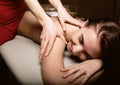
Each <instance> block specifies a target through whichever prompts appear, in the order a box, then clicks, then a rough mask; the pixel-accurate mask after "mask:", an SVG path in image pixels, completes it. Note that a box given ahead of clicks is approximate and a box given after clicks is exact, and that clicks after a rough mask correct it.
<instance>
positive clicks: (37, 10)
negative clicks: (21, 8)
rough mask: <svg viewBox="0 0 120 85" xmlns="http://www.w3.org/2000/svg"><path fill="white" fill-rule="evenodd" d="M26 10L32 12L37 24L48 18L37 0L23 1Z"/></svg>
mask: <svg viewBox="0 0 120 85" xmlns="http://www.w3.org/2000/svg"><path fill="white" fill-rule="evenodd" d="M25 3H26V4H27V6H28V8H29V9H30V10H31V11H32V13H33V14H34V15H35V16H36V18H37V19H39V22H40V23H41V24H43V22H44V21H46V19H48V18H49V16H48V15H47V14H46V13H45V11H44V9H43V8H42V7H41V5H40V3H39V1H38V0H25Z"/></svg>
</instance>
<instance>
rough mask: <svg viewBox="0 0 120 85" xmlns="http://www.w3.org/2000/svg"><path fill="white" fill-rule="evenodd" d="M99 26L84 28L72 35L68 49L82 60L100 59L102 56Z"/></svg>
mask: <svg viewBox="0 0 120 85" xmlns="http://www.w3.org/2000/svg"><path fill="white" fill-rule="evenodd" d="M97 31H98V30H97V26H96V27H95V26H89V27H83V28H81V29H79V30H76V31H74V32H73V33H72V35H71V38H70V40H69V41H68V45H67V49H68V51H69V52H70V53H72V54H73V55H75V56H77V57H79V58H80V59H81V60H86V59H91V58H99V56H100V54H101V50H100V39H99V37H98V35H97Z"/></svg>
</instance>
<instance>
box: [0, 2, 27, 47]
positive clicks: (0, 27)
mask: <svg viewBox="0 0 120 85" xmlns="http://www.w3.org/2000/svg"><path fill="white" fill-rule="evenodd" d="M25 10H26V5H25V3H24V0H0V45H2V44H3V43H5V42H6V41H8V40H11V39H13V38H14V35H15V33H16V31H17V28H18V25H19V23H20V21H21V19H22V17H23V14H24V12H25Z"/></svg>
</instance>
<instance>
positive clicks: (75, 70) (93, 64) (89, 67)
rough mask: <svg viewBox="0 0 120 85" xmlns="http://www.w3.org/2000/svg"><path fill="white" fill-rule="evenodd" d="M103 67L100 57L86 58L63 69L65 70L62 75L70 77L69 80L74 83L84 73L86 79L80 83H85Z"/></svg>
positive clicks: (81, 84)
mask: <svg viewBox="0 0 120 85" xmlns="http://www.w3.org/2000/svg"><path fill="white" fill-rule="evenodd" d="M101 67H102V61H101V60H100V59H92V60H86V61H83V62H82V63H80V64H77V65H75V66H71V67H66V68H63V69H61V71H62V72H65V73H64V75H63V76H62V77H63V78H68V77H70V79H69V82H70V83H72V82H74V81H75V80H76V79H78V78H79V77H80V76H82V75H84V79H83V80H82V81H81V83H80V85H83V84H85V83H86V82H87V80H88V79H89V78H90V77H91V76H92V75H93V74H94V73H95V72H97V71H98V70H99V69H100V68H101Z"/></svg>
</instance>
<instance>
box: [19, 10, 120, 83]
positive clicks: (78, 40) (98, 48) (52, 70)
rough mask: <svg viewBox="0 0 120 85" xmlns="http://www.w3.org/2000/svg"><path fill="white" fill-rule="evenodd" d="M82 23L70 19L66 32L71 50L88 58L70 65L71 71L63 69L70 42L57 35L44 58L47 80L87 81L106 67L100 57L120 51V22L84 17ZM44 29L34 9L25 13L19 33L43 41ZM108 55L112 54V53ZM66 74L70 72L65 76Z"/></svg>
mask: <svg viewBox="0 0 120 85" xmlns="http://www.w3.org/2000/svg"><path fill="white" fill-rule="evenodd" d="M29 17H31V18H29ZM53 21H54V22H55V23H56V26H57V27H58V29H60V30H61V25H60V23H59V21H58V19H57V18H53ZM33 22H34V23H33ZM80 24H81V28H79V27H77V26H74V25H71V24H67V23H66V26H65V27H66V32H63V35H64V36H65V38H66V40H67V41H68V44H67V49H68V51H69V52H71V54H73V55H75V56H77V57H79V58H80V59H81V60H87V61H84V62H82V63H79V64H77V66H75V67H73V68H69V69H67V71H66V69H63V70H62V72H61V71H60V69H61V68H64V64H63V53H64V49H65V46H66V44H65V43H64V41H63V40H62V39H61V38H60V37H56V40H55V44H54V46H53V48H52V50H51V52H50V54H49V55H48V56H47V57H43V58H42V64H41V66H42V77H43V81H44V83H45V84H58V85H60V84H62V85H63V84H64V85H67V84H68V85H69V83H68V81H71V82H73V81H74V82H73V83H72V84H75V85H77V84H80V83H85V82H86V81H87V80H88V78H91V76H92V77H94V76H95V77H94V79H95V78H97V77H98V75H97V73H98V74H99V75H100V74H101V72H97V71H98V70H100V68H101V67H102V61H101V60H100V59H96V58H102V59H104V57H105V56H107V55H109V54H111V53H112V54H114V53H115V52H118V51H116V50H118V49H116V48H118V47H119V45H120V44H119V41H120V32H119V30H120V29H119V26H118V25H117V24H115V23H114V22H96V23H91V22H90V23H87V22H82V21H80ZM41 30H42V27H41V26H40V25H39V24H38V21H37V19H36V18H35V17H34V16H33V15H32V14H31V13H30V12H27V13H25V15H24V17H23V19H22V21H21V23H20V26H19V29H18V33H19V34H21V35H24V36H26V37H28V38H30V39H32V40H34V41H36V42H38V43H40V39H39V36H40V35H41ZM51 31H54V30H51ZM61 31H62V30H61ZM31 35H32V36H31ZM42 44H44V43H42ZM48 44H49V43H48ZM45 51H46V50H45ZM107 57H108V58H109V56H107ZM88 59H90V60H88ZM91 66H92V67H91ZM73 69H75V70H73ZM71 70H72V72H71ZM96 72H97V73H96ZM74 73H76V74H74ZM94 73H96V75H97V76H96V75H95V74H94ZM65 74H67V76H64V75H65ZM93 74H94V75H93ZM62 76H63V77H64V78H65V79H64V78H62ZM69 79H70V80H69Z"/></svg>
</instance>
